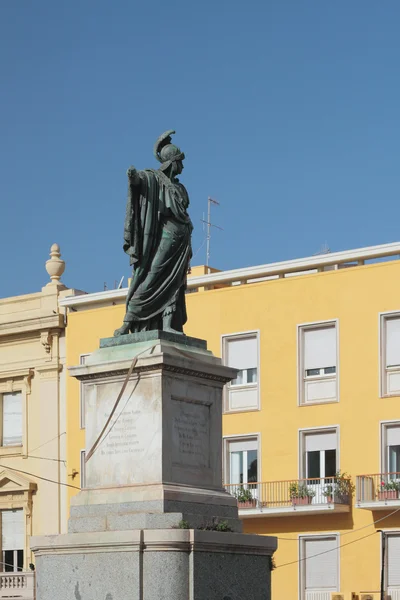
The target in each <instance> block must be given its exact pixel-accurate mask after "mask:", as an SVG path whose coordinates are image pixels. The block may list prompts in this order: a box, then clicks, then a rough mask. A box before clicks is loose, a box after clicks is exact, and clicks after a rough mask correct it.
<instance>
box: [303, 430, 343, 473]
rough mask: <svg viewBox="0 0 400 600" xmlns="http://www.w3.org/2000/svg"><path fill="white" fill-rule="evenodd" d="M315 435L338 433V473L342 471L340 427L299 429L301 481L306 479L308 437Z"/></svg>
mask: <svg viewBox="0 0 400 600" xmlns="http://www.w3.org/2000/svg"><path fill="white" fill-rule="evenodd" d="M313 433H322V434H323V433H336V471H340V426H339V425H324V426H323V427H307V428H304V429H299V441H298V453H299V462H298V476H299V479H306V474H305V471H306V466H305V461H304V456H305V449H306V435H309V434H311V435H312V434H313Z"/></svg>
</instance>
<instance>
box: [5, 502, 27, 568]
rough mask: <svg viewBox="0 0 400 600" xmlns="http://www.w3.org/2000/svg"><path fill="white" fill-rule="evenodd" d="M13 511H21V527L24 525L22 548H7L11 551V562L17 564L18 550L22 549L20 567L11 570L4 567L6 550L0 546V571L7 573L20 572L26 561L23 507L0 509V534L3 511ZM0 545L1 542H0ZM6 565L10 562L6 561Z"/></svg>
mask: <svg viewBox="0 0 400 600" xmlns="http://www.w3.org/2000/svg"><path fill="white" fill-rule="evenodd" d="M15 511H20V512H21V516H22V522H23V527H24V535H23V545H22V548H18V549H17V550H9V552H12V553H13V563H14V565H17V564H18V554H17V553H18V550H22V556H23V559H22V569H20V570H18V568H17V569H15V570H13V571H7V572H6V571H5V567H6V560H5V555H4V554H5V552H8V551H7V550H3V547H2V548H1V550H2V552H1V560H0V573H8V574H10V575H11V574H12V573H21V572H22V571H23V570H24V565H25V563H26V547H25V543H26V517H25V510H24V508H23V507H20V506H18V507H15V508H14V507H13V508H8V507H7V508H2V509H1V510H0V536H2V535H3V530H2V528H3V513H4V512H15ZM0 545H1V546H2V543H0ZM8 566H10V563H8Z"/></svg>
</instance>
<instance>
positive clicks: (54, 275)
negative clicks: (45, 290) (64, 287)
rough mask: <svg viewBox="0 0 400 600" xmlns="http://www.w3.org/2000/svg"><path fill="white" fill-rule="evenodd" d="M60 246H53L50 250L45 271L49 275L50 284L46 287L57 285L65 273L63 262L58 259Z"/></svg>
mask: <svg viewBox="0 0 400 600" xmlns="http://www.w3.org/2000/svg"><path fill="white" fill-rule="evenodd" d="M60 256H61V252H60V246H59V245H58V244H53V245H52V247H51V248H50V258H49V260H47V261H46V271H47V272H48V274H49V275H50V279H51V281H50V283H48V284H47V285H57V284H58V283H59V282H60V278H61V275H62V274H63V273H64V271H65V262H64V261H63V260H62V259H61V258H60Z"/></svg>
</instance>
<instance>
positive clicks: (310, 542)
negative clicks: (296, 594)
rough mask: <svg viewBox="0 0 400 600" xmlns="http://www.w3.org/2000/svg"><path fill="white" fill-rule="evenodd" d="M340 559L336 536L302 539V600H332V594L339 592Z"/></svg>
mask: <svg viewBox="0 0 400 600" xmlns="http://www.w3.org/2000/svg"><path fill="white" fill-rule="evenodd" d="M338 558H339V556H338V539H337V536H336V535H333V536H326V537H322V536H321V537H320V536H318V537H317V536H312V537H308V538H300V559H302V562H301V563H300V564H301V576H300V585H301V589H300V598H301V600H308V599H309V598H318V599H320V600H330V597H331V594H330V592H337V591H338V584H339V577H338V570H339V569H338V563H339V560H338ZM318 592H319V593H318Z"/></svg>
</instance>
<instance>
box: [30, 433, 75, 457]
mask: <svg viewBox="0 0 400 600" xmlns="http://www.w3.org/2000/svg"><path fill="white" fill-rule="evenodd" d="M66 433H67V432H66V431H63V432H62V433H59V434H58V435H56V436H55V437H53V438H52V439H51V440H47V442H43V444H40V446H36V448H33V450H29V451H28V452H35V450H39V448H43V446H46V444H50V442H54V440H57V439H58V438H60V437H61V436H62V435H66Z"/></svg>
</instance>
